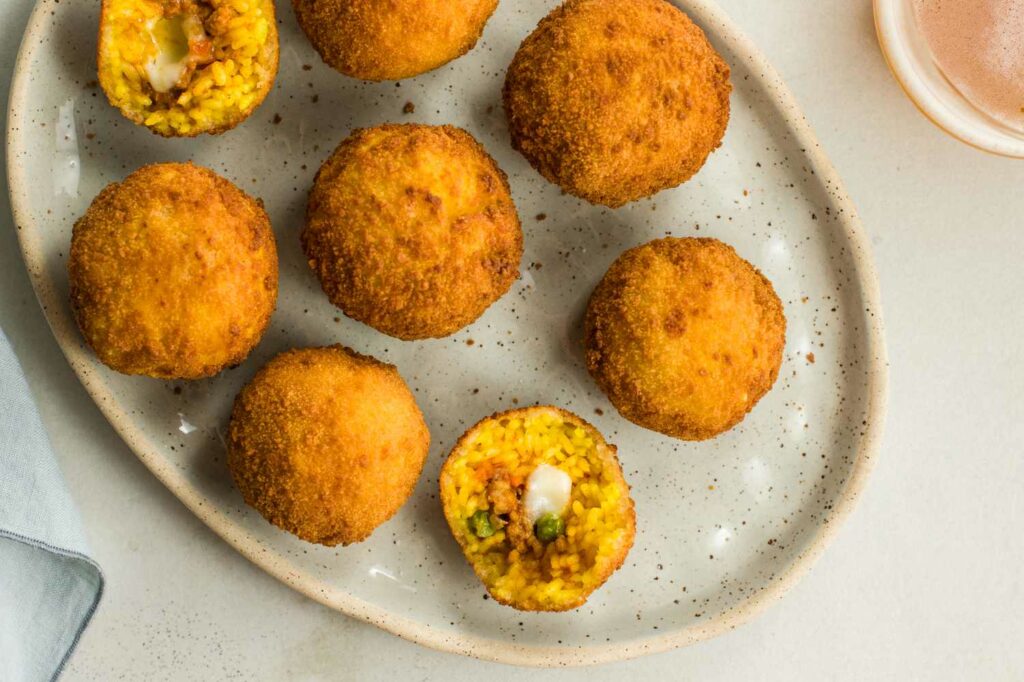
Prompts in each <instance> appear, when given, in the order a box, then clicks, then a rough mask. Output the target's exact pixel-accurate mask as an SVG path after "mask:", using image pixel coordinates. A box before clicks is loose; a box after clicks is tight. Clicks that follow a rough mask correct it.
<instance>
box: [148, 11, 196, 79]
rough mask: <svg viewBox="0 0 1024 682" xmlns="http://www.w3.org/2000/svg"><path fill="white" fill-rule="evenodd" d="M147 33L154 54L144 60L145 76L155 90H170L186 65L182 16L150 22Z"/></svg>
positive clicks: (186, 45)
mask: <svg viewBox="0 0 1024 682" xmlns="http://www.w3.org/2000/svg"><path fill="white" fill-rule="evenodd" d="M149 33H150V36H151V37H152V39H153V44H154V45H156V55H155V56H154V57H153V58H152V59H150V60H149V61H148V62H146V77H147V78H149V84H150V85H152V86H153V89H154V90H156V91H157V92H170V91H171V90H172V89H173V88H174V86H176V85H177V84H178V81H179V80H181V76H182V74H183V73H185V68H186V66H187V65H188V38H187V37H186V35H185V29H184V26H183V19H182V17H172V18H170V19H160V20H158V21H155V22H152V23H151V24H150V26H149Z"/></svg>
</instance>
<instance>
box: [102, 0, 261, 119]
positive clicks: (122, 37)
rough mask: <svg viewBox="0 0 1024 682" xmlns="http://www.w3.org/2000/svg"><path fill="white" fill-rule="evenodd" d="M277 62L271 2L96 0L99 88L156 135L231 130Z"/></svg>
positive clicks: (255, 99)
mask: <svg viewBox="0 0 1024 682" xmlns="http://www.w3.org/2000/svg"><path fill="white" fill-rule="evenodd" d="M277 59H278V47H277V25H276V23H275V19H274V3H273V0H103V5H102V10H101V15H100V34H99V49H98V70H99V81H100V85H101V86H102V87H103V90H104V92H106V94H107V98H108V99H109V100H110V103H111V104H113V105H114V106H115V107H117V108H118V109H120V110H121V113H122V114H124V115H125V116H126V117H127V118H128V119H129V120H131V121H132V122H134V123H137V124H139V125H144V126H146V127H147V128H149V129H150V130H151V131H153V132H154V133H157V134H159V135H163V136H164V137H192V136H195V135H198V134H200V133H221V132H224V131H225V130H228V129H230V128H233V127H235V126H236V125H238V124H239V123H240V122H242V121H243V120H245V119H246V118H247V117H248V116H249V114H251V113H252V112H253V110H254V109H255V108H256V107H257V106H259V104H260V103H261V102H262V101H263V98H265V97H266V96H267V93H268V92H269V91H270V87H271V86H272V85H273V83H274V76H275V75H276V74H277Z"/></svg>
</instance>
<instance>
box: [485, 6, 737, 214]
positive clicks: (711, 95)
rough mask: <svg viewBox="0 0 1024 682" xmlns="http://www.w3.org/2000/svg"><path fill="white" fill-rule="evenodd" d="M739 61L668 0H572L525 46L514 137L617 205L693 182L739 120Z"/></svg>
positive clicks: (583, 191)
mask: <svg viewBox="0 0 1024 682" xmlns="http://www.w3.org/2000/svg"><path fill="white" fill-rule="evenodd" d="M731 90H732V86H731V84H730V83H729V67H728V65H726V63H725V62H724V61H723V60H722V58H721V57H720V56H719V55H718V53H717V52H715V50H714V48H713V47H711V45H710V43H708V41H707V38H706V37H705V36H704V33H703V32H702V31H701V30H700V28H698V27H697V26H696V25H695V24H694V23H693V22H692V21H690V19H689V18H688V17H687V16H686V15H685V14H684V13H683V12H682V11H681V10H679V9H677V8H676V7H674V6H673V5H671V4H669V3H668V2H665V0H569V1H568V2H566V3H565V4H563V5H561V6H560V7H558V8H556V9H555V10H554V11H552V12H551V13H550V14H549V15H548V16H547V17H545V18H544V19H543V20H542V21H541V22H540V24H539V25H538V26H537V28H536V30H534V32H533V33H531V34H530V35H529V36H528V37H527V38H526V40H525V41H523V44H522V46H521V47H520V48H519V51H518V52H517V53H516V56H515V58H514V59H513V60H512V64H511V66H510V67H509V69H508V75H507V76H506V80H505V88H504V102H505V113H506V115H507V117H508V123H509V131H510V132H511V135H512V145H513V146H514V147H515V148H516V149H517V150H519V151H520V152H521V153H522V154H523V156H525V157H526V158H527V160H528V161H529V162H530V163H531V164H532V165H533V167H534V168H536V169H537V170H538V171H539V172H540V173H541V174H542V175H543V176H544V177H545V178H547V179H548V180H550V181H551V182H554V183H555V184H557V185H559V186H560V187H562V189H564V190H565V191H566V192H568V193H569V194H573V195H575V196H578V197H581V198H583V199H586V200H587V201H590V202H592V203H596V204H604V205H606V206H611V207H616V206H621V205H622V204H625V203H627V202H630V201H633V200H636V199H640V198H642V197H646V196H650V195H652V194H654V193H656V192H659V191H661V190H663V189H666V188H668V187H674V186H676V185H678V184H680V183H682V182H685V181H686V180H688V179H689V178H690V177H691V176H693V174H694V173H696V172H697V171H698V170H700V168H701V166H703V165H704V162H705V160H706V159H707V157H708V155H709V154H710V153H711V152H712V151H713V150H714V149H716V148H717V147H718V146H719V144H721V141H722V136H723V135H724V134H725V128H726V125H727V124H728V122H729V93H730V92H731Z"/></svg>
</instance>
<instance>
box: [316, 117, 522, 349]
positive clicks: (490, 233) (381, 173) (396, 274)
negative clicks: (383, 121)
mask: <svg viewBox="0 0 1024 682" xmlns="http://www.w3.org/2000/svg"><path fill="white" fill-rule="evenodd" d="M302 246H303V249H304V250H305V253H306V257H307V258H308V259H309V264H310V267H312V268H313V271H314V272H316V274H317V276H318V277H319V278H320V283H321V285H322V286H323V289H324V292H325V293H326V294H327V296H328V298H330V299H331V301H332V302H333V303H334V304H335V305H337V306H338V307H339V308H341V309H342V310H343V311H344V312H345V314H346V315H348V316H349V317H351V318H354V319H356V320H359V321H360V322H364V323H366V324H368V325H370V326H371V327H373V328H375V329H377V330H379V331H381V332H384V333H385V334H390V335H391V336H394V337H397V338H400V339H422V338H427V337H442V336H447V335H448V334H451V333H453V332H455V331H457V330H459V329H461V328H462V327H464V326H466V325H467V324H469V323H470V322H472V321H473V320H475V319H476V318H478V317H479V316H480V315H481V314H482V313H483V312H484V310H486V309H487V307H488V306H489V305H491V303H493V302H494V301H496V300H497V299H498V298H500V297H501V296H502V294H504V293H505V292H506V291H508V288H509V287H510V286H511V285H512V282H514V281H515V279H516V278H517V277H518V275H519V259H520V257H521V256H522V252H523V235H522V231H521V229H520V226H519V217H518V215H517V214H516V209H515V205H514V204H513V203H512V198H511V196H510V194H509V187H508V180H507V179H506V177H505V174H504V173H503V172H502V171H501V169H499V168H498V166H497V165H496V164H495V163H494V160H493V159H491V157H490V156H488V155H487V152H486V151H485V150H484V148H483V147H481V146H480V145H479V144H478V143H477V142H476V140H474V139H473V137H472V136H471V135H470V134H469V133H467V132H465V131H464V130H461V129H459V128H454V127H452V126H426V125H413V124H410V125H383V126H378V127H376V128H368V129H365V130H357V131H355V132H354V133H352V134H351V135H350V136H349V137H348V138H347V139H345V140H344V141H343V142H342V143H341V144H340V145H339V146H338V148H337V149H336V150H335V151H334V153H333V154H332V155H331V157H330V158H328V159H327V161H325V162H324V164H323V166H321V167H320V170H319V172H318V173H317V176H316V182H315V183H314V186H313V190H312V191H311V192H310V195H309V205H308V207H307V210H306V226H305V229H303V231H302Z"/></svg>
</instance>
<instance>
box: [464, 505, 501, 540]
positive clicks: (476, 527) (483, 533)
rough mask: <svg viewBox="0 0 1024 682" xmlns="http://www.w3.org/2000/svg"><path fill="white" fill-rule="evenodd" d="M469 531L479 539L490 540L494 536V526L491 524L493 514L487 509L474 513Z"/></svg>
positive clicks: (470, 520)
mask: <svg viewBox="0 0 1024 682" xmlns="http://www.w3.org/2000/svg"><path fill="white" fill-rule="evenodd" d="M469 529H470V530H471V531H473V534H474V535H476V536H477V537H478V538H489V537H491V536H492V535H494V530H495V529H494V524H493V523H491V514H490V512H488V511H487V510H486V509H480V510H478V511H475V512H473V515H472V516H470V517H469Z"/></svg>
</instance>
